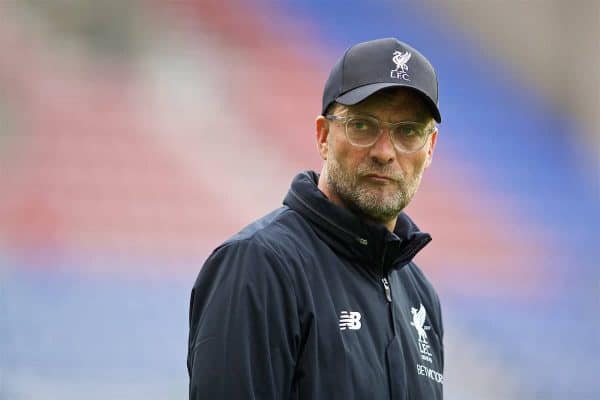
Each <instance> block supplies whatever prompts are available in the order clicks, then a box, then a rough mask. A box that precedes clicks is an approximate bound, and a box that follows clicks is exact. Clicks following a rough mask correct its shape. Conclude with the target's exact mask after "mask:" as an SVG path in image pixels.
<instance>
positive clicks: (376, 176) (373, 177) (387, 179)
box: [365, 174, 396, 183]
mask: <svg viewBox="0 0 600 400" xmlns="http://www.w3.org/2000/svg"><path fill="white" fill-rule="evenodd" d="M365 178H367V179H369V180H371V181H375V182H379V183H394V182H396V180H395V179H393V178H391V177H389V176H387V175H380V174H367V175H365Z"/></svg>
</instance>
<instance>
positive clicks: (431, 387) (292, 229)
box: [187, 172, 444, 400]
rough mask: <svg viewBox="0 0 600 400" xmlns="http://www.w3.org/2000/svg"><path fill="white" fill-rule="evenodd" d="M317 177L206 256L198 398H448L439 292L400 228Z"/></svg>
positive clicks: (423, 240)
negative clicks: (346, 205) (365, 216)
mask: <svg viewBox="0 0 600 400" xmlns="http://www.w3.org/2000/svg"><path fill="white" fill-rule="evenodd" d="M317 179H318V176H317V174H315V173H314V172H305V173H302V174H299V175H298V176H297V177H296V178H295V179H294V181H293V182H292V186H291V189H290V191H289V192H288V194H287V196H286V198H285V200H284V206H283V207H281V208H279V209H277V210H275V211H273V212H272V213H270V214H268V215H267V216H265V217H263V218H261V219H259V220H258V221H256V222H254V223H252V224H251V225H249V226H248V227H246V228H245V229H244V230H242V231H241V232H240V233H238V234H237V235H235V236H234V237H232V238H230V239H229V240H227V241H226V242H225V243H223V244H222V245H221V246H219V247H218V248H217V249H216V250H215V251H214V252H213V253H212V254H211V255H210V257H209V258H208V259H207V261H206V263H205V264H204V266H203V268H202V270H201V271H200V274H199V275H198V279H197V280H196V283H195V285H194V288H193V290H192V296H191V303H190V335H189V343H188V346H189V347H188V360H187V365H188V372H189V374H190V388H189V389H190V399H193V400H199V399H207V400H221V399H222V400H236V399H240V400H241V399H273V400H275V399H278V400H279V399H281V400H284V399H303V400H304V399H310V400H320V399H323V400H335V399H343V400H348V399H357V400H365V399H368V400H383V399H410V400H415V399H426V400H436V399H441V398H442V383H443V377H442V373H443V364H444V354H443V345H442V336H443V329H442V319H441V312H440V303H439V300H438V297H437V295H436V293H435V291H434V289H433V288H432V286H431V285H430V283H429V282H428V281H427V279H426V278H425V277H424V276H423V273H422V272H421V271H420V270H419V268H418V267H417V266H416V265H415V264H414V263H413V262H412V261H411V260H412V258H413V257H414V256H415V254H416V253H417V252H418V251H419V250H421V249H422V248H423V247H424V246H425V245H426V244H427V243H428V242H429V241H430V240H431V237H430V236H429V235H428V234H426V233H422V232H420V231H419V230H418V228H417V227H416V226H415V225H414V224H413V222H412V221H411V220H410V219H409V218H408V217H407V216H406V215H405V214H401V215H400V217H399V218H398V223H397V225H396V228H395V231H394V233H395V234H392V233H390V232H389V231H388V230H387V229H386V228H385V227H384V226H382V225H376V224H370V223H366V222H364V221H361V220H359V219H358V218H357V217H355V216H354V215H353V214H351V213H350V212H349V211H347V210H345V209H343V208H341V207H338V206H336V205H334V204H333V203H331V202H330V201H329V200H327V198H326V197H325V196H324V195H323V193H322V192H320V191H319V190H318V188H317V186H316V184H317Z"/></svg>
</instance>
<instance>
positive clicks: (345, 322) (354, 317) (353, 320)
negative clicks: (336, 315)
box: [340, 311, 362, 331]
mask: <svg viewBox="0 0 600 400" xmlns="http://www.w3.org/2000/svg"><path fill="white" fill-rule="evenodd" d="M360 318H361V315H360V313H359V312H357V311H342V312H341V313H340V330H341V331H344V330H346V329H352V330H358V329H360V327H361V326H362V324H361V323H360Z"/></svg>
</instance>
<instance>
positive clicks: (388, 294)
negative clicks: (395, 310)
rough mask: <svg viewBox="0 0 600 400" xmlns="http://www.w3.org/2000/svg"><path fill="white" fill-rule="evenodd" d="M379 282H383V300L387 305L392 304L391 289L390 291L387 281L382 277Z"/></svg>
mask: <svg viewBox="0 0 600 400" xmlns="http://www.w3.org/2000/svg"><path fill="white" fill-rule="evenodd" d="M381 282H383V291H384V292H385V298H386V299H387V301H388V302H389V303H391V302H392V289H390V283H389V282H388V279H387V278H386V277H385V276H384V277H383V278H381Z"/></svg>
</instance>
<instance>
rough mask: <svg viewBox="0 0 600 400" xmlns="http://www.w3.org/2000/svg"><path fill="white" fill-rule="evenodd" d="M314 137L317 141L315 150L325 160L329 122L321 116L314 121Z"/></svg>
mask: <svg viewBox="0 0 600 400" xmlns="http://www.w3.org/2000/svg"><path fill="white" fill-rule="evenodd" d="M315 137H316V139H317V148H318V150H319V154H321V158H322V159H323V160H327V151H328V150H329V148H328V146H327V139H328V137H329V121H328V120H327V119H326V118H325V117H324V116H322V115H319V116H318V117H317V119H316V120H315Z"/></svg>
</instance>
